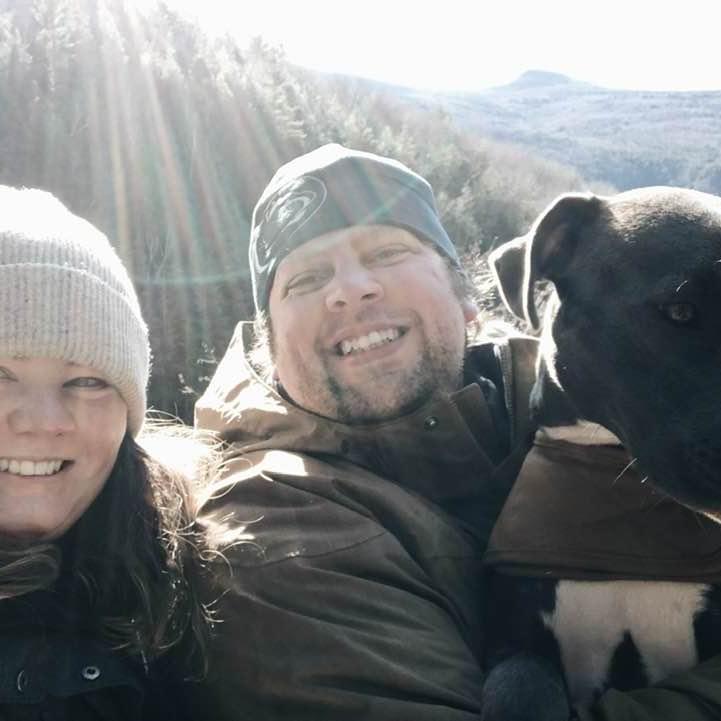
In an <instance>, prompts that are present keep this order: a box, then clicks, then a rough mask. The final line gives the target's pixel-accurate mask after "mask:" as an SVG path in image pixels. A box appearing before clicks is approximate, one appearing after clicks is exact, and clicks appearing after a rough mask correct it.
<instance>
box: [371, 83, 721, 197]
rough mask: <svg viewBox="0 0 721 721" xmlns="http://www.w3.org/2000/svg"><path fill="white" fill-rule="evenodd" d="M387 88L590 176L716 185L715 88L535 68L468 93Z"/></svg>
mask: <svg viewBox="0 0 721 721" xmlns="http://www.w3.org/2000/svg"><path fill="white" fill-rule="evenodd" d="M377 85H378V84H376V86H377ZM386 89H387V90H388V91H390V92H392V93H393V94H394V95H396V96H397V97H398V96H400V97H403V98H404V99H405V100H406V101H407V102H409V103H413V104H415V105H417V106H418V107H419V108H423V109H432V108H438V107H441V108H443V109H444V110H445V111H446V112H447V113H448V114H449V115H451V116H452V117H453V118H454V119H455V121H456V122H457V123H458V125H459V126H460V127H463V128H465V129H469V130H471V131H473V132H474V133H478V134H481V135H485V136H489V137H491V138H493V139H495V140H500V141H504V142H509V143H514V144H516V145H520V146H522V147H526V148H529V149H531V150H532V151H534V152H535V153H536V154H537V155H540V156H542V157H545V158H549V159H553V160H555V161H557V162H559V163H562V164H564V165H567V166H570V167H572V168H574V169H575V170H577V171H578V172H579V173H580V174H581V175H582V176H583V177H584V178H586V179H588V180H589V181H603V182H607V183H611V184H612V185H614V186H616V187H617V188H619V189H627V188H632V187H636V186H641V185H682V186H689V187H695V188H698V189H700V190H706V191H709V192H714V193H718V194H721V91H714V92H705V91H704V92H700V91H694V92H658V91H630V90H611V89H608V88H602V87H597V86H594V85H591V84H589V83H584V82H581V81H578V80H574V79H572V78H569V77H567V76H565V75H560V74H558V73H551V72H545V71H542V70H529V71H528V72H526V73H523V75H521V76H520V77H519V78H518V79H516V80H515V81H513V82H512V83H510V84H508V85H503V86H501V87H496V88H491V89H488V90H484V91H480V92H474V93H459V92H425V91H418V90H412V89H409V88H398V87H391V86H387V88H386Z"/></svg>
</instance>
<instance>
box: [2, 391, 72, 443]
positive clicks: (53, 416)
mask: <svg viewBox="0 0 721 721" xmlns="http://www.w3.org/2000/svg"><path fill="white" fill-rule="evenodd" d="M18 401H19V402H18V403H17V405H16V407H15V408H14V409H13V410H12V411H11V412H10V414H9V417H8V423H9V425H10V428H11V429H12V430H13V431H14V432H15V433H47V434H49V435H60V434H61V433H68V432H70V431H72V430H73V429H74V428H75V419H74V417H73V414H72V412H71V409H70V407H69V405H68V404H69V401H68V400H67V399H65V398H63V396H62V393H57V392H53V391H49V390H42V391H29V392H27V393H23V394H22V396H21V397H20V398H19V399H18Z"/></svg>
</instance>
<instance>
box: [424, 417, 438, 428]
mask: <svg viewBox="0 0 721 721" xmlns="http://www.w3.org/2000/svg"><path fill="white" fill-rule="evenodd" d="M437 425H438V419H437V418H436V417H435V416H428V418H426V420H425V421H423V427H424V428H425V429H426V430H427V431H432V430H433V429H434V428H435V427H436V426H437Z"/></svg>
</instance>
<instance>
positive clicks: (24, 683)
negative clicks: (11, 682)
mask: <svg viewBox="0 0 721 721" xmlns="http://www.w3.org/2000/svg"><path fill="white" fill-rule="evenodd" d="M27 687H28V675H27V674H26V673H25V669H22V671H20V673H19V674H18V675H17V678H16V679H15V688H16V689H17V690H18V691H19V692H20V693H25V689H26V688H27Z"/></svg>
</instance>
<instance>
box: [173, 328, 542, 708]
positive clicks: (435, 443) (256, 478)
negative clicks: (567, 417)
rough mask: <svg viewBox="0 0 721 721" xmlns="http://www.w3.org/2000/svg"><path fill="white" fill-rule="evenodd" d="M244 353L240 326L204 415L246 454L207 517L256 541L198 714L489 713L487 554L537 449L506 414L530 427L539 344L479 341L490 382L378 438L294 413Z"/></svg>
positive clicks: (473, 366) (223, 586)
mask: <svg viewBox="0 0 721 721" xmlns="http://www.w3.org/2000/svg"><path fill="white" fill-rule="evenodd" d="M243 345H244V343H243V329H242V328H240V329H239V331H238V332H237V333H236V336H235V338H234V340H233V341H232V343H231V347H230V349H229V350H228V352H227V354H226V356H225V358H224V359H223V361H222V363H221V364H220V366H219V368H218V370H217V373H216V376H215V378H214V379H213V381H212V383H211V386H210V387H209V389H208V391H207V392H206V394H205V396H204V397H203V398H202V399H201V401H200V402H199V404H198V407H197V423H198V425H200V426H202V427H203V428H209V429H212V430H214V431H218V432H220V433H221V434H222V436H223V437H224V438H225V439H226V440H228V441H229V442H232V443H233V444H234V449H235V450H236V454H235V458H234V460H233V461H231V463H230V464H229V467H228V471H227V476H226V479H227V482H226V484H225V488H224V489H223V490H222V491H219V496H218V498H217V500H215V501H214V502H212V503H210V504H209V505H208V506H207V508H206V513H205V523H207V524H213V526H214V527H215V530H216V531H217V530H218V528H219V527H222V526H223V524H225V527H227V528H228V530H229V531H230V532H231V535H232V532H233V531H234V530H235V531H237V529H238V528H239V527H240V526H241V525H242V524H247V526H246V528H245V531H246V533H247V534H248V542H246V543H244V544H239V545H236V546H233V547H232V548H230V549H228V550H226V552H225V559H226V560H221V559H219V560H218V562H217V563H216V564H214V568H213V572H214V573H213V576H212V578H211V579H210V583H209V587H208V589H207V596H206V600H214V599H216V600H217V602H216V603H215V605H214V606H213V611H214V612H215V614H216V615H217V617H218V619H219V623H218V624H217V626H216V633H215V638H214V641H213V644H212V646H211V648H210V652H209V656H210V662H211V672H210V676H209V678H208V680H207V681H206V682H205V683H204V684H202V685H201V686H198V687H192V693H191V694H190V695H189V698H188V700H187V708H188V710H189V712H190V713H191V717H193V716H194V717H195V718H204V719H205V718H208V719H213V721H225V720H227V721H230V720H231V719H232V720H233V721H236V720H237V719H246V718H247V719H252V720H253V721H263V720H270V719H272V720H275V719H288V720H292V721H303V720H304V719H307V721H323V720H324V719H343V720H344V721H351V720H353V719H358V720H360V719H374V720H376V721H401V720H403V719H407V720H408V721H424V720H427V721H441V720H442V721H453V720H456V721H471V720H472V719H473V720H475V719H477V718H478V713H479V709H480V687H481V681H482V673H481V668H480V662H479V659H480V656H481V653H482V648H483V629H482V625H481V622H480V619H481V615H482V612H481V611H482V610H481V607H480V603H481V597H482V594H481V578H482V576H481V557H482V554H483V551H484V549H485V545H486V542H487V539H488V534H489V533H490V528H491V526H492V523H493V521H494V519H495V517H496V515H497V512H498V509H499V508H500V506H501V505H502V503H503V501H504V500H505V497H506V494H507V491H508V488H509V485H510V483H511V482H512V480H513V478H514V477H515V474H516V472H517V470H518V465H519V463H520V460H521V459H522V456H523V454H524V452H525V450H526V448H527V445H528V442H529V441H530V438H528V437H527V436H526V437H525V438H521V436H523V433H524V430H523V425H524V423H519V425H518V427H517V428H516V431H515V433H514V436H515V438H516V440H518V443H517V444H516V445H517V446H518V447H519V449H520V450H519V451H518V452H516V453H515V454H510V455H508V451H507V446H508V445H509V438H508V437H507V435H508V432H507V430H506V429H505V427H504V423H503V421H504V420H505V416H506V413H505V410H504V409H505V408H506V407H508V408H509V409H510V410H511V412H513V409H514V408H516V407H518V408H519V413H518V414H517V415H518V418H519V419H525V418H526V410H525V400H524V399H525V397H527V394H528V389H529V383H530V380H531V379H532V376H533V356H534V354H535V342H534V341H532V340H530V339H518V340H513V341H511V342H510V343H503V344H499V345H498V346H496V347H494V346H493V345H490V344H489V345H487V346H481V347H479V348H477V349H475V350H474V351H473V352H472V354H471V357H470V359H469V363H468V366H469V369H470V375H477V377H478V382H471V383H469V384H468V385H467V386H466V387H465V388H464V389H462V390H460V391H458V392H457V393H455V394H453V395H452V396H451V397H448V398H444V399H441V400H437V401H433V402H430V403H428V404H427V405H426V406H424V407H422V408H419V409H418V410H417V411H416V412H414V413H411V414H410V415H408V416H406V417H404V418H400V419H397V420H392V421H388V422H386V423H381V424H377V425H373V426H365V427H349V426H346V425H344V424H341V423H335V422H332V421H329V420H327V419H325V418H321V417H318V416H316V415H313V414H311V413H308V412H306V411H304V410H301V409H300V408H298V407H296V406H294V405H292V404H290V403H288V402H286V401H285V400H284V399H283V398H282V397H281V396H279V395H278V394H277V393H276V391H275V390H274V389H272V388H270V387H268V386H267V385H265V384H263V383H262V382H260V381H259V379H258V378H257V377H256V376H255V374H254V373H253V372H252V370H251V369H250V367H249V366H248V364H247V362H246V359H245V352H244V350H243ZM501 367H503V368H504V369H505V371H506V372H505V375H504V374H503V373H502V372H501ZM481 371H483V372H481ZM482 376H486V377H491V378H495V380H496V383H495V387H496V390H497V392H498V393H502V394H504V397H505V400H503V398H500V397H499V399H498V400H499V401H500V403H499V404H496V405H497V406H498V407H495V408H494V407H493V405H494V404H493V402H492V399H493V393H492V389H490V387H489V385H488V384H487V383H486V382H485V381H484V380H483V378H482ZM521 377H523V378H524V380H523V382H521V383H517V382H514V378H515V379H518V378H521ZM501 378H503V380H501ZM484 388H485V393H484V391H483V390H482V389H484ZM515 394H517V396H518V397H515ZM487 396H488V398H489V399H490V400H491V402H489V400H487ZM499 412H500V414H501V415H499ZM501 429H503V430H501ZM501 436H503V437H501ZM494 457H495V458H496V460H494ZM503 458H504V459H505V460H500V459H503Z"/></svg>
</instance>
